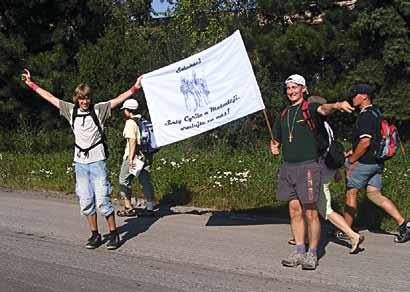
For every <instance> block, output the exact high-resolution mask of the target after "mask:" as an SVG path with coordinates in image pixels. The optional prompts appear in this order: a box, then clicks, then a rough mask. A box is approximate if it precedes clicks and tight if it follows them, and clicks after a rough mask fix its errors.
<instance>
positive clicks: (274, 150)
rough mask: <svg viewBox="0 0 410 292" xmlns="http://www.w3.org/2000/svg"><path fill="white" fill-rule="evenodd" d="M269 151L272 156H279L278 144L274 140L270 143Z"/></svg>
mask: <svg viewBox="0 0 410 292" xmlns="http://www.w3.org/2000/svg"><path fill="white" fill-rule="evenodd" d="M270 151H271V152H272V154H273V155H279V153H280V143H279V142H278V141H276V140H275V139H272V140H271V141H270Z"/></svg>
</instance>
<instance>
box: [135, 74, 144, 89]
mask: <svg viewBox="0 0 410 292" xmlns="http://www.w3.org/2000/svg"><path fill="white" fill-rule="evenodd" d="M142 77H143V75H141V76H140V77H138V79H137V81H136V82H135V84H134V86H135V87H136V88H138V89H140V88H141V87H142V85H141V80H142Z"/></svg>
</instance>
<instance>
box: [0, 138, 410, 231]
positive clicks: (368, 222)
mask: <svg viewBox="0 0 410 292" xmlns="http://www.w3.org/2000/svg"><path fill="white" fill-rule="evenodd" d="M117 149H120V146H117ZM72 155H73V154H72V152H71V151H64V152H59V153H54V154H36V153H26V154H17V153H12V152H3V153H1V155H0V185H1V186H5V187H11V188H18V189H32V190H49V191H60V192H65V193H73V192H74V173H73V165H72ZM121 157H122V150H116V149H111V156H110V159H109V163H108V169H109V177H110V180H111V182H112V183H113V186H114V196H117V197H118V190H119V187H118V173H119V168H120V163H121ZM408 162H409V154H399V155H396V156H395V157H394V158H393V159H392V160H391V161H388V162H387V163H386V168H385V173H384V177H383V178H384V180H383V183H384V188H383V193H384V194H386V195H387V196H388V197H389V198H390V199H391V200H392V201H393V202H395V203H396V204H397V206H398V207H399V209H400V211H401V212H402V214H403V215H404V216H406V217H410V196H409V191H408V190H409V189H410V180H409V176H410V165H409V163H408ZM280 163H281V161H280V158H275V157H273V156H272V155H271V154H270V151H269V149H268V147H267V145H262V146H260V147H254V148H249V149H246V150H232V149H230V147H228V146H227V145H225V144H216V145H214V146H212V147H207V148H203V149H198V147H193V146H192V144H191V143H189V141H186V142H182V143H177V144H175V145H171V146H167V147H164V148H163V149H162V150H161V151H160V152H158V153H157V154H156V156H155V162H154V165H153V172H152V177H153V183H154V187H155V191H156V195H155V197H156V200H157V201H160V200H163V201H167V202H170V203H174V204H184V205H194V206H198V207H209V208H217V209H223V210H235V211H259V213H260V212H264V214H265V215H266V214H270V215H276V216H277V215H281V216H287V214H286V204H284V203H283V202H278V201H276V199H275V190H276V180H277V179H276V177H277V172H278V168H279V167H280ZM133 188H134V194H136V196H137V197H141V196H142V194H141V190H140V188H139V185H138V183H137V182H136V183H134V186H133ZM331 190H332V195H333V205H334V207H335V210H338V211H341V210H342V209H343V204H344V192H345V188H344V183H343V180H342V181H341V182H338V183H332V185H331ZM360 205H361V208H360V210H359V216H358V218H357V219H356V223H357V224H359V225H365V226H368V227H369V226H370V227H377V226H381V227H383V228H392V227H394V226H395V225H394V223H393V222H392V220H391V219H390V218H389V217H388V216H386V214H384V213H383V212H382V211H381V210H379V209H378V208H377V207H375V206H374V205H372V204H370V203H369V202H367V199H366V198H365V195H364V194H363V193H361V195H360Z"/></svg>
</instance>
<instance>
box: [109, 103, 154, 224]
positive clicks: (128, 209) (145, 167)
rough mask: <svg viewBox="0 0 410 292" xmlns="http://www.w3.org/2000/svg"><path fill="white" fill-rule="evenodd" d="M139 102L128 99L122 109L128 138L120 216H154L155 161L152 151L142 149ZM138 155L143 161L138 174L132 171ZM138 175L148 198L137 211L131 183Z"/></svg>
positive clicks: (120, 176)
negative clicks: (140, 209) (133, 203)
mask: <svg viewBox="0 0 410 292" xmlns="http://www.w3.org/2000/svg"><path fill="white" fill-rule="evenodd" d="M137 109H138V102H137V101H136V100H135V99H128V100H126V101H125V102H124V104H123V105H122V107H121V110H122V111H123V113H124V118H125V119H126V121H125V126H124V131H123V136H124V138H125V139H126V140H127V144H126V147H125V150H124V156H123V160H122V164H121V170H120V175H119V183H120V194H121V197H122V198H123V200H124V208H123V209H122V210H118V211H117V215H118V216H120V217H129V216H135V215H138V216H146V217H152V216H154V187H153V185H152V182H151V175H150V173H151V165H152V161H153V154H152V153H143V152H142V151H141V149H140V147H139V146H140V145H141V133H140V129H139V127H138V119H140V118H141V115H139V114H138V112H137ZM135 157H137V158H138V159H139V160H141V161H142V162H143V164H141V169H140V170H139V171H138V174H132V173H130V168H132V167H135V166H134V159H135ZM135 176H137V177H138V180H139V183H140V184H141V186H142V191H143V193H144V196H145V198H146V200H147V204H146V207H145V209H143V210H142V211H140V212H138V213H137V210H136V209H135V208H134V207H133V206H132V204H131V195H132V189H131V184H132V180H133V179H134V177H135Z"/></svg>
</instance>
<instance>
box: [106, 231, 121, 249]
mask: <svg viewBox="0 0 410 292" xmlns="http://www.w3.org/2000/svg"><path fill="white" fill-rule="evenodd" d="M120 245H121V240H120V236H119V235H118V233H115V234H111V235H110V240H109V241H108V243H107V249H108V250H114V249H117V248H119V247H120Z"/></svg>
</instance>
